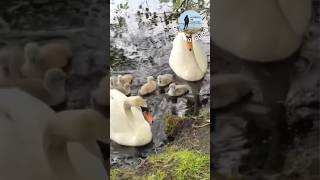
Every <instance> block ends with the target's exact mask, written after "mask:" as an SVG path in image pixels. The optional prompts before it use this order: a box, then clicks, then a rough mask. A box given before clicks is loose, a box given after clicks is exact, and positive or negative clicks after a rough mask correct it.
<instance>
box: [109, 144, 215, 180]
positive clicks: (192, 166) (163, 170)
mask: <svg viewBox="0 0 320 180" xmlns="http://www.w3.org/2000/svg"><path fill="white" fill-rule="evenodd" d="M166 178H169V179H173V180H183V179H190V180H192V179H201V180H206V179H210V156H209V154H203V153H199V152H197V151H193V150H187V149H179V148H178V147H176V146H172V147H168V148H167V149H166V150H165V151H163V152H161V153H159V154H155V155H151V156H150V157H149V158H148V159H147V161H146V162H145V163H144V164H143V165H142V166H141V167H139V168H137V169H134V168H120V169H115V168H113V169H112V170H111V180H116V179H134V180H165V179H166Z"/></svg>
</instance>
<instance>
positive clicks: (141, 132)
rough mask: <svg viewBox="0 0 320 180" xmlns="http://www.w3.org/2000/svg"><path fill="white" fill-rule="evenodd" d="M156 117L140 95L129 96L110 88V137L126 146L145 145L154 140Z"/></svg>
mask: <svg viewBox="0 0 320 180" xmlns="http://www.w3.org/2000/svg"><path fill="white" fill-rule="evenodd" d="M153 121H154V118H153V116H152V114H151V113H150V111H149V110H148V108H147V103H146V102H145V100H144V99H143V98H142V97H140V96H130V97H127V96H125V95H124V94H123V93H121V92H120V91H118V90H116V89H111V90H110V139H111V140H112V141H114V142H116V143H118V144H120V145H124V146H143V145H146V144H148V143H150V142H151V141H152V132H151V127H150V124H151V123H152V122H153Z"/></svg>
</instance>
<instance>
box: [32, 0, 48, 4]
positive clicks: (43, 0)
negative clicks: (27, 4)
mask: <svg viewBox="0 0 320 180" xmlns="http://www.w3.org/2000/svg"><path fill="white" fill-rule="evenodd" d="M49 2H50V0H32V3H34V4H46V3H49Z"/></svg>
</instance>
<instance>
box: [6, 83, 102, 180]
mask: <svg viewBox="0 0 320 180" xmlns="http://www.w3.org/2000/svg"><path fill="white" fill-rule="evenodd" d="M0 99H1V101H0V123H1V125H0V142H1V144H0V158H1V161H0V169H1V173H0V179H8V180H15V179H48V180H90V179H106V176H107V174H106V172H105V169H104V167H103V164H102V162H101V161H100V158H98V157H96V156H95V155H93V154H91V153H89V152H88V151H87V150H86V149H85V148H84V147H83V146H82V145H80V144H78V142H80V143H81V142H83V140H86V137H87V135H89V134H90V135H92V136H94V134H92V132H90V131H86V133H87V134H82V135H81V134H78V135H77V133H75V132H80V131H81V130H83V129H81V128H85V127H87V126H86V124H88V122H79V121H76V120H72V119H71V120H66V121H61V119H59V118H58V116H57V114H56V113H55V112H54V111H53V110H51V109H50V107H49V106H47V105H46V104H44V103H43V102H41V101H40V100H38V99H36V98H34V97H32V96H30V95H28V94H27V93H25V92H23V91H20V90H17V89H1V90H0ZM66 124H67V125H68V124H69V126H65V125H66ZM80 124H82V126H81V125H80ZM89 124H90V123H89ZM100 137H102V138H103V137H104V136H100V135H99V136H96V138H97V139H98V138H100ZM71 138H72V139H73V140H75V142H74V143H69V142H68V139H71Z"/></svg>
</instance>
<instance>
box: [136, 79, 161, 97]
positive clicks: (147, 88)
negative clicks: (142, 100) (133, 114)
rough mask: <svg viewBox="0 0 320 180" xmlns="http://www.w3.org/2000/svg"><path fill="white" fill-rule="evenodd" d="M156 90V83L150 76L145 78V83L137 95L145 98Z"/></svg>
mask: <svg viewBox="0 0 320 180" xmlns="http://www.w3.org/2000/svg"><path fill="white" fill-rule="evenodd" d="M156 89H157V83H156V81H154V78H153V77H152V76H149V77H148V78H147V83H145V84H144V85H143V86H142V87H141V88H140V90H139V95H141V96H145V95H148V94H151V93H153V92H154V91H155V90H156Z"/></svg>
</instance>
